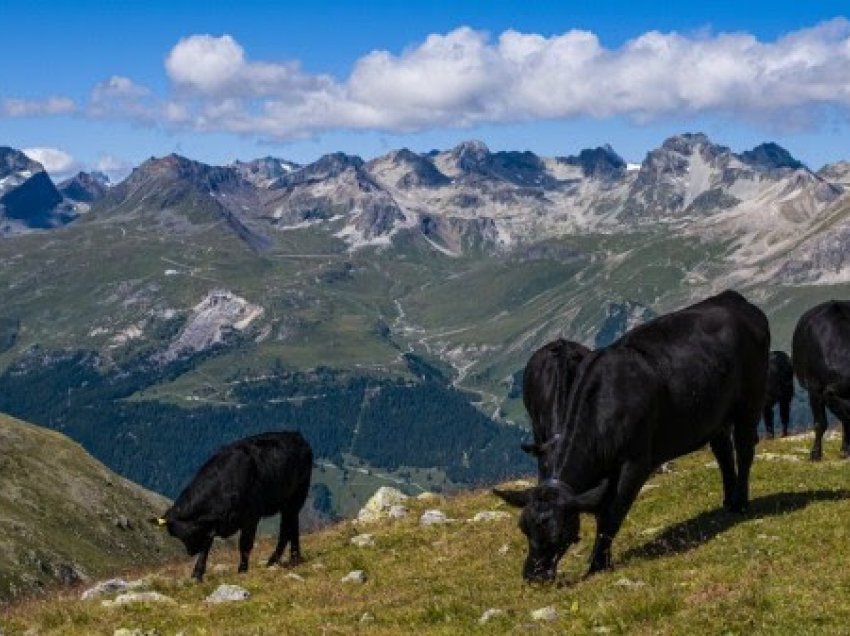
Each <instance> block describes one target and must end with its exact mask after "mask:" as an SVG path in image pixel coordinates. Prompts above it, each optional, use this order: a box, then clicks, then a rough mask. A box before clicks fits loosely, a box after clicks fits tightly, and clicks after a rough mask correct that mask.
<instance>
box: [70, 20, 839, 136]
mask: <svg viewBox="0 0 850 636" xmlns="http://www.w3.org/2000/svg"><path fill="white" fill-rule="evenodd" d="M352 68H353V70H352V72H351V74H350V76H349V77H347V78H345V79H344V80H341V79H335V78H333V77H331V76H329V75H323V74H310V73H307V72H305V71H304V70H303V69H302V68H301V65H300V63H299V62H298V61H296V60H288V61H276V62H271V61H255V60H252V59H250V57H249V55H248V54H247V53H246V51H245V49H244V48H243V47H242V45H241V44H240V43H239V42H237V41H236V40H235V39H234V38H233V37H232V36H230V35H221V36H213V35H191V36H188V37H185V38H183V39H181V40H180V41H179V42H178V43H177V44H176V45H175V46H174V47H173V48H172V50H171V51H170V52H169V53H168V55H167V57H166V60H165V71H166V73H167V76H168V78H169V79H170V81H171V85H172V90H171V91H169V94H167V95H161V96H155V95H154V94H153V93H152V92H151V91H149V90H148V89H147V88H145V87H142V86H139V85H137V84H135V83H134V82H133V81H132V80H130V79H128V78H125V77H119V76H116V77H112V78H110V79H108V80H106V81H105V82H103V83H101V84H99V85H98V86H96V87H95V88H94V90H93V91H92V94H91V99H90V103H89V107H88V109H87V111H86V112H87V114H88V115H90V116H93V117H114V118H124V119H128V120H132V121H135V122H139V123H144V124H147V125H159V126H163V127H166V128H178V129H190V130H197V131H204V132H207V131H225V132H234V133H241V134H251V135H258V136H262V137H269V138H278V139H282V138H296V137H305V136H310V135H314V134H317V133H321V132H323V131H328V130H333V129H353V130H380V131H388V132H411V131H420V130H427V129H431V128H445V127H464V126H472V125H477V124H485V123H507V122H516V121H530V120H544V119H546V120H551V119H574V118H580V117H595V118H610V117H628V118H632V119H635V120H639V121H646V120H652V119H658V118H663V117H671V116H672V117H676V118H682V117H689V116H696V115H700V114H705V113H713V114H720V115H724V116H728V117H732V118H738V119H746V120H749V121H756V122H759V123H762V124H766V123H769V124H770V125H772V126H774V127H775V126H785V127H792V126H793V127H799V126H801V125H810V124H813V123H814V124H816V123H817V121H818V120H819V118H820V116H821V115H822V114H823V111H824V109H829V110H831V111H834V112H837V113H840V115H841V116H843V117H847V115H848V113H850V22H848V21H847V20H844V19H835V20H832V21H830V22H825V23H823V24H820V25H817V26H814V27H811V28H807V29H802V30H799V31H796V32H792V33H788V34H786V35H784V36H783V37H780V38H778V39H776V40H774V41H760V40H759V39H758V38H756V37H755V36H753V35H750V34H747V33H720V34H711V33H707V32H702V33H698V34H696V35H682V34H679V33H675V32H674V33H660V32H657V31H650V32H648V33H644V34H642V35H640V36H639V37H636V38H635V39H633V40H630V41H628V42H626V43H624V44H623V45H622V46H620V47H617V48H607V47H605V46H604V45H603V44H602V43H601V42H600V41H599V38H598V37H597V36H596V35H595V34H594V33H591V32H588V31H580V30H572V31H567V32H566V33H563V34H559V35H553V36H549V37H546V36H542V35H539V34H534V33H520V32H517V31H513V30H509V31H505V32H504V33H502V34H501V35H499V36H498V37H496V38H491V37H490V36H488V35H487V34H486V33H483V32H480V31H475V30H473V29H471V28H468V27H462V28H459V29H456V30H454V31H451V32H449V33H446V34H433V35H430V36H428V37H427V38H426V39H425V41H423V42H421V43H418V44H416V45H414V46H411V47H409V48H407V49H405V50H404V51H402V52H400V53H391V52H388V51H373V52H371V53H368V54H367V55H364V56H363V57H361V58H360V59H358V60H355V62H354V64H353V67H352Z"/></svg>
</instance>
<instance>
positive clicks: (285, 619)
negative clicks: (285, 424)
mask: <svg viewBox="0 0 850 636" xmlns="http://www.w3.org/2000/svg"><path fill="white" fill-rule="evenodd" d="M809 444H810V439H809V438H807V437H797V438H791V439H788V440H782V441H779V440H777V441H772V442H763V443H762V444H760V446H759V448H758V459H757V460H756V464H755V466H754V469H753V482H752V505H751V509H750V512H749V513H748V514H747V515H745V516H739V515H733V514H728V513H725V512H723V511H722V510H720V509H719V507H718V505H719V500H720V478H719V474H718V471H717V468H716V467H715V466H713V461H712V457H711V455H710V454H708V453H707V452H699V453H696V454H694V455H691V456H689V457H687V458H685V459H681V460H678V461H677V462H676V463H675V466H674V468H673V471H672V472H670V473H666V474H661V475H657V476H655V477H654V478H653V480H652V482H651V485H650V487H648V488H646V489H645V490H644V492H643V493H642V494H641V496H640V497H639V499H638V501H637V503H636V504H635V506H634V508H633V510H632V512H631V514H630V515H629V517H628V519H627V521H626V524H625V526H624V528H623V531H622V533H621V535H620V537H618V540H617V542H616V543H615V569H614V571H612V572H610V573H606V574H602V575H598V576H595V577H593V578H591V579H589V580H584V581H583V580H581V576H582V574H583V572H584V570H585V567H586V561H587V557H588V552H589V549H590V547H591V537H592V530H593V522H592V519H590V518H587V519H585V520H584V522H583V532H582V541H581V543H579V544H578V545H577V546H574V547H573V548H572V549H571V550H570V551H569V552H568V553H567V555H566V556H565V557H564V559H563V562H562V565H561V577H562V581H561V584H560V585H557V586H529V585H526V584H524V583H523V582H522V580H521V577H520V567H521V564H522V559H523V557H524V553H525V540H524V538H523V536H522V535H521V534H520V532H519V530H518V529H517V528H516V517H517V513H516V512H514V511H511V516H510V518H507V519H501V520H497V521H491V522H480V523H469V522H466V521H465V520H466V519H468V518H470V517H472V516H473V515H474V514H475V513H476V512H478V511H482V510H493V509H503V510H504V508H503V507H502V506H501V505H500V504H499V503H498V501H497V499H496V498H495V497H493V496H492V495H490V494H489V493H488V492H485V491H479V492H474V493H470V494H464V495H460V496H458V497H455V498H451V499H448V500H445V501H442V502H438V503H434V502H428V503H426V502H416V503H414V504H412V505H411V514H410V515H409V516H408V517H407V518H406V519H403V520H400V521H395V522H386V523H384V524H379V525H377V526H372V527H370V528H369V529H366V530H365V531H366V532H372V533H373V534H374V536H375V547H367V548H357V547H354V546H352V545H351V544H350V543H349V540H350V538H351V537H352V536H354V535H355V534H357V532H358V530H357V529H355V528H354V527H353V526H352V524H351V523H350V522H347V523H343V524H339V525H337V526H334V527H332V528H330V529H328V530H326V531H324V532H321V533H318V534H314V535H310V536H307V537H306V538H305V541H304V544H305V553H306V556H307V559H308V560H307V562H306V563H305V564H303V565H302V566H300V567H299V568H298V569H297V570H296V572H297V574H298V575H299V576H300V577H303V580H298V579H295V578H292V577H290V576H289V573H288V572H287V571H286V570H282V569H272V570H267V569H265V568H263V567H259V566H255V567H254V568H253V569H252V571H251V572H250V573H249V574H248V575H244V576H242V575H237V574H236V572H235V565H236V562H237V559H236V555H235V554H233V553H228V552H227V551H226V550H225V549H224V548H221V547H220V548H218V550H217V551H216V552H214V555H213V558H212V563H213V564H217V565H219V567H217V568H216V567H215V565H211V569H210V575H209V577H208V579H207V580H206V581H205V582H204V583H203V584H201V585H194V584H189V583H187V578H188V575H189V572H190V568H191V564H190V563H189V561H188V560H184V559H180V560H179V561H177V562H175V563H173V564H172V565H171V566H169V567H166V568H164V569H160V570H151V572H150V576H151V579H150V580H151V583H152V585H153V587H154V589H156V590H158V591H159V592H161V593H163V594H166V595H168V596H170V597H172V598H174V599H175V600H176V601H177V603H176V604H174V605H134V606H127V607H112V608H109V607H102V606H101V605H100V602H99V601H87V602H83V601H80V600H77V599H78V594H77V595H73V596H71V595H66V596H55V597H52V598H49V599H46V600H37V601H32V602H28V603H25V604H22V605H19V606H17V607H14V608H12V610H11V611H10V612H9V613H8V614H7V615H6V616H5V617H4V618H2V619H0V626H2V628H3V629H5V631H6V633H7V634H16V633H20V632H23V631H24V630H26V629H29V628H33V627H35V628H36V629H37V630H38V633H40V634H52V633H57V634H58V633H62V634H97V633H104V634H111V633H113V631H114V630H116V629H118V628H122V627H123V628H130V629H136V628H141V629H145V630H147V629H156V630H158V632H157V633H160V634H173V633H177V632H182V633H183V634H187V635H189V634H318V633H326V634H353V633H363V634H402V633H433V634H457V633H481V634H491V633H508V632H510V633H513V632H515V631H526V629H527V626H528V625H530V624H532V623H533V621H532V619H531V616H530V612H531V611H532V610H535V609H538V608H542V607H545V606H552V607H554V608H555V609H556V611H557V613H558V618H557V620H556V621H554V622H551V623H541V624H539V630H538V631H540V632H542V633H553V634H554V633H558V634H564V633H575V634H592V633H611V634H618V633H628V634H658V633H660V634H720V633H723V634H727V633H728V634H752V633H767V634H795V633H831V634H839V633H848V625H850V600H848V599H850V568H848V567H847V566H848V563H850V546H848V541H847V533H848V529H847V519H848V518H850V479H848V478H849V477H850V473H848V470H850V464H848V463H847V462H846V461H839V460H838V459H837V457H838V448H837V443H836V442H835V441H834V440H832V441H830V442H829V443H828V445H827V451H826V460H825V461H824V462H823V463H820V464H811V463H810V462H808V461H807V460H806V459H805V458H806V456H807V453H808V447H809ZM432 507H439V508H441V509H442V510H443V511H444V512H445V513H446V514H447V515H448V516H449V517H453V518H456V519H458V520H460V521H457V522H455V523H451V524H448V525H444V526H435V527H427V528H422V527H419V525H418V523H417V520H418V517H419V514H420V513H421V512H422V511H423V510H424V509H426V508H432ZM270 549H271V546H270V545H268V544H263V545H261V546H260V547H259V549H258V550H257V551H256V552H255V554H254V557H253V561H254V562H255V563H257V564H258V565H259V562H260V561H261V560H262V559H263V558H264V557H265V556H267V552H269V551H270ZM354 569H361V570H364V571H365V572H366V575H367V577H368V579H367V581H366V582H365V583H363V584H357V583H341V582H340V578H341V577H342V576H343V575H345V574H346V573H348V572H349V571H350V570H354ZM225 582H226V583H235V584H239V585H243V586H244V587H246V588H247V589H248V590H250V592H251V594H252V597H251V598H250V599H249V600H247V601H245V602H242V603H233V604H229V605H221V606H212V607H210V606H208V605H206V604H205V603H204V598H205V597H206V596H207V595H208V594H210V593H211V592H212V591H213V590H214V589H215V588H216V587H217V586H218V585H219V584H221V583H225ZM490 608H494V609H500V610H503V611H504V614H502V615H500V616H497V617H496V618H494V619H492V620H491V621H490V622H488V623H487V624H486V625H485V626H481V625H479V618H480V617H481V615H482V614H483V613H484V612H485V610H487V609H490ZM365 613H369V614H371V615H372V616H373V619H374V620H371V621H366V622H364V621H361V618H362V616H363V615H364V614H365Z"/></svg>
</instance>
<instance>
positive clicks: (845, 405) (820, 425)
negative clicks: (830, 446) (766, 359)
mask: <svg viewBox="0 0 850 636" xmlns="http://www.w3.org/2000/svg"><path fill="white" fill-rule="evenodd" d="M792 346H793V350H792V359H793V361H794V373H795V374H796V375H797V380H798V381H799V383H800V384H801V385H802V387H803V388H804V389H806V391H808V392H809V405H810V406H811V407H812V416H813V417H814V420H815V443H814V445H813V446H812V453H811V457H812V460H813V461H818V460H820V459H821V457H823V434H824V432H825V431H826V426H827V422H826V409H827V408H828V409H829V410H830V411H832V412H833V413H834V414H835V416H836V417H837V418H838V419H839V420H841V424H842V426H843V427H844V440H843V443H842V444H841V456H842V457H848V456H850V302H847V301H844V302H842V301H838V300H831V301H829V302H826V303H823V304H820V305H817V306H815V307H812V308H811V309H809V310H808V311H807V312H806V313H804V314H803V315H802V316H801V317H800V320H799V322H798V323H797V327H796V328H795V329H794V338H793V345H792Z"/></svg>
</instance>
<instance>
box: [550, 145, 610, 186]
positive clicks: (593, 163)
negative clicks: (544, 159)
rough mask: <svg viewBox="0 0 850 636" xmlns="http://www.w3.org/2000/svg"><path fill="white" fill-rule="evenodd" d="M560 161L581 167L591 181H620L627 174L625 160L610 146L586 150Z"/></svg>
mask: <svg viewBox="0 0 850 636" xmlns="http://www.w3.org/2000/svg"><path fill="white" fill-rule="evenodd" d="M559 160H560V161H562V162H563V163H566V164H568V165H571V166H578V167H580V168H581V170H582V173H583V174H584V176H585V177H588V178H591V179H592V178H596V179H619V178H621V177H623V176H624V175H625V174H626V162H625V160H624V159H623V158H622V157H621V156H620V155H618V154H617V153H616V152H615V151H614V149H613V148H612V147H611V146H610V145H609V144H605V145H604V146H599V147H598V148H585V149H584V150H582V151H581V152H579V153H578V155H570V156H569V157H563V158H559Z"/></svg>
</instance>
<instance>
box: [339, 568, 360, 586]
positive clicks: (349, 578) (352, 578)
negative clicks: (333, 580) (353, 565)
mask: <svg viewBox="0 0 850 636" xmlns="http://www.w3.org/2000/svg"><path fill="white" fill-rule="evenodd" d="M339 581H340V583H365V582H366V573H365V572H364V571H363V570H352V571H351V572H349V573H348V574H346V575H345V576H344V577H342V578H341V579H340V580H339Z"/></svg>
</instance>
